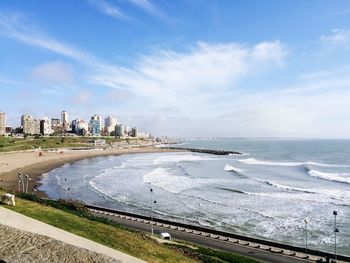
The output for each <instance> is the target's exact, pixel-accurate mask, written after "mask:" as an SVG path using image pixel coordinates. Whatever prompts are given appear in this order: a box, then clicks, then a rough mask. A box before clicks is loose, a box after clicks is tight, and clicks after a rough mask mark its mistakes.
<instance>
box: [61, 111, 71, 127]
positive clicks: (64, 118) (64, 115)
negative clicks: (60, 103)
mask: <svg viewBox="0 0 350 263" xmlns="http://www.w3.org/2000/svg"><path fill="white" fill-rule="evenodd" d="M61 122H62V126H63V129H64V130H65V131H66V130H69V128H70V127H69V120H68V112H66V111H62V112H61Z"/></svg>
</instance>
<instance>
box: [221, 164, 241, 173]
mask: <svg viewBox="0 0 350 263" xmlns="http://www.w3.org/2000/svg"><path fill="white" fill-rule="evenodd" d="M224 171H225V172H235V173H239V174H242V173H243V172H244V170H243V169H239V168H236V167H234V166H232V165H231V164H228V163H227V164H226V165H225V167H224Z"/></svg>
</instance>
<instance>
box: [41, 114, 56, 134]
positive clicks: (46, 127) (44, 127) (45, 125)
mask: <svg viewBox="0 0 350 263" xmlns="http://www.w3.org/2000/svg"><path fill="white" fill-rule="evenodd" d="M40 133H41V134H42V135H50V134H53V133H54V130H53V129H52V128H51V121H50V120H49V119H48V118H44V119H42V120H41V121H40Z"/></svg>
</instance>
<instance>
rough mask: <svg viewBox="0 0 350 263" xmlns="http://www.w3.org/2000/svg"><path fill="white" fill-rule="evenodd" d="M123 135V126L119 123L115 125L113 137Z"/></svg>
mask: <svg viewBox="0 0 350 263" xmlns="http://www.w3.org/2000/svg"><path fill="white" fill-rule="evenodd" d="M123 136H124V126H123V125H121V124H117V125H115V137H119V138H120V137H123Z"/></svg>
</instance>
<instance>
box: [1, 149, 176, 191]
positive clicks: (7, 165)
mask: <svg viewBox="0 0 350 263" xmlns="http://www.w3.org/2000/svg"><path fill="white" fill-rule="evenodd" d="M175 151H178V150H175V149H174V150H171V149H165V148H156V147H142V148H128V149H109V150H100V149H96V150H87V151H74V150H73V151H72V150H69V151H63V153H60V151H59V150H58V151H57V152H45V151H41V152H42V155H41V156H40V155H39V151H30V152H12V153H11V152H9V153H3V154H0V187H1V188H2V189H5V190H12V191H18V177H17V173H22V174H28V175H29V176H30V178H31V179H32V180H31V181H29V183H28V192H29V193H31V192H32V191H33V186H34V185H40V181H41V178H42V175H43V174H44V173H47V172H49V171H51V170H53V169H55V168H57V167H60V166H62V165H64V164H66V163H73V162H77V161H80V160H83V159H89V158H94V157H99V156H109V155H121V154H130V153H149V152H175ZM36 194H37V195H38V196H40V197H47V196H46V194H45V193H44V192H41V191H37V192H36Z"/></svg>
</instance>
